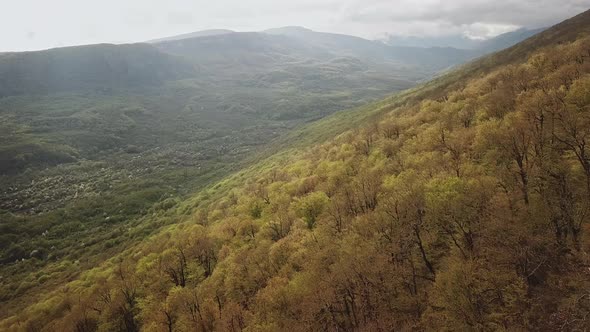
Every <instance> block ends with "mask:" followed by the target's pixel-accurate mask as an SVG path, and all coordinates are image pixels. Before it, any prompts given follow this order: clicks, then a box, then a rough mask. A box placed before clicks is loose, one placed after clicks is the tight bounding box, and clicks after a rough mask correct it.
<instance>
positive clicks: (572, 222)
mask: <svg viewBox="0 0 590 332" xmlns="http://www.w3.org/2000/svg"><path fill="white" fill-rule="evenodd" d="M586 18H587V16H586ZM582 21H583V19H582ZM586 22H587V21H586ZM549 33H551V31H550V32H549ZM451 77H452V76H451ZM464 78H465V81H462V82H455V83H454V84H452V85H450V86H452V88H446V89H439V90H436V91H434V92H431V93H430V97H428V98H420V100H419V101H416V100H415V99H412V98H409V99H404V100H403V101H402V102H398V103H397V104H395V106H393V104H387V103H385V104H384V106H381V110H380V113H378V114H380V115H379V116H376V117H373V118H372V119H371V120H368V121H366V122H365V125H363V126H361V127H359V128H356V129H353V130H348V131H346V132H344V133H342V134H340V135H338V136H337V137H335V138H333V139H331V140H328V141H326V142H324V143H322V144H316V145H312V146H309V147H305V148H297V149H293V150H288V151H286V152H283V153H279V154H277V155H275V156H274V157H272V158H270V159H267V160H265V161H263V162H261V163H259V164H257V165H255V166H253V167H251V168H250V169H247V170H244V171H242V172H239V173H237V174H235V175H234V176H232V177H229V178H227V179H226V180H224V181H222V182H220V183H218V184H217V185H216V186H213V187H210V188H209V189H207V190H203V191H202V192H201V193H199V194H197V195H195V196H194V197H192V198H190V199H188V200H187V201H185V202H182V203H179V204H178V205H175V206H174V207H171V208H163V209H158V210H153V214H152V215H151V216H150V218H151V220H168V219H173V220H175V223H174V224H173V225H170V226H167V227H164V228H163V230H162V231H160V232H159V233H158V234H156V235H154V236H152V237H151V238H149V239H146V240H144V241H142V242H138V243H136V244H134V245H133V246H131V247H130V248H129V249H128V250H126V251H124V252H123V253H121V254H119V255H117V256H115V257H114V258H112V259H110V260H108V261H106V262H105V263H103V264H101V265H99V266H98V267H96V268H93V269H90V270H88V271H86V272H83V273H82V274H81V275H80V276H79V277H77V278H76V280H72V281H71V282H68V283H64V284H63V285H56V286H55V290H54V291H51V292H48V293H45V294H42V296H41V298H40V299H39V300H38V301H37V303H36V304H33V305H31V306H29V307H28V308H27V309H26V310H23V311H22V312H20V313H18V314H16V315H14V316H12V317H9V318H7V319H5V320H4V321H2V322H1V323H0V329H2V330H14V331H20V330H24V331H80V332H82V331H84V332H86V331H139V330H142V331H214V330H217V331H280V330H291V331H357V330H358V331H391V330H437V331H441V330H442V331H445V330H448V331H451V330H453V331H457V330H460V331H469V330H473V331H481V330H483V331H491V330H566V331H569V330H585V329H587V328H588V326H590V318H589V317H588V316H589V313H590V294H589V293H588V291H589V289H590V264H589V263H590V262H589V261H588V254H587V252H588V250H590V247H589V246H590V242H589V237H588V232H589V231H590V230H589V229H588V219H589V218H590V37H588V36H580V37H579V38H577V40H575V41H573V42H567V43H559V44H552V45H548V46H546V47H542V48H539V49H537V50H536V51H535V52H534V53H532V54H530V56H528V57H527V58H526V59H521V60H520V61H517V62H512V63H507V64H504V65H502V66H496V67H494V68H493V70H489V71H487V72H485V73H476V74H473V75H470V76H468V77H464ZM178 220H180V222H176V221H178ZM137 227H139V226H137ZM129 232H133V229H132V228H130V229H129Z"/></svg>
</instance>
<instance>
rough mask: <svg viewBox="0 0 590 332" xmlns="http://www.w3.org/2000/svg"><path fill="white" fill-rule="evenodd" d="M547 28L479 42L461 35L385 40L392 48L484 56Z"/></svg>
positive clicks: (398, 37) (523, 30)
mask: <svg viewBox="0 0 590 332" xmlns="http://www.w3.org/2000/svg"><path fill="white" fill-rule="evenodd" d="M545 29H546V28H539V29H527V28H521V29H518V30H515V31H510V32H506V33H503V34H500V35H498V36H496V37H493V38H490V39H486V40H477V39H470V38H468V37H465V36H461V35H451V36H441V37H414V36H408V37H402V36H389V37H388V38H386V39H385V43H386V44H388V45H391V46H406V47H422V48H429V47H451V48H457V49H464V50H473V51H476V52H477V53H479V54H480V55H483V54H485V53H489V52H494V51H497V50H501V49H504V48H507V47H510V46H512V45H515V44H517V43H519V42H521V41H523V40H525V39H527V38H529V37H531V36H534V35H536V34H538V33H540V32H541V31H543V30H545Z"/></svg>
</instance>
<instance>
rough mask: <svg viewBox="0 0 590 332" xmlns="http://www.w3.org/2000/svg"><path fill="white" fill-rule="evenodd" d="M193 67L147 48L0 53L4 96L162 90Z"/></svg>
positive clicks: (0, 87) (100, 47)
mask: <svg viewBox="0 0 590 332" xmlns="http://www.w3.org/2000/svg"><path fill="white" fill-rule="evenodd" d="M195 73H196V72H195V70H194V68H193V66H192V65H190V64H188V63H186V62H183V61H181V60H180V59H178V58H176V57H174V56H171V55H169V54H165V53H162V52H160V51H158V50H157V49H156V48H154V47H152V46H150V45H147V44H131V45H109V44H102V45H90V46H76V47H65V48H56V49H51V50H47V51H38V52H24V53H3V54H0V97H5V96H12V95H20V94H45V93H52V92H63V91H83V90H101V91H104V90H113V89H120V88H134V87H143V86H154V85H160V84H162V83H163V82H165V81H168V80H176V79H180V78H186V77H191V76H194V75H195Z"/></svg>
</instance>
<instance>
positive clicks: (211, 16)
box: [0, 0, 590, 51]
mask: <svg viewBox="0 0 590 332" xmlns="http://www.w3.org/2000/svg"><path fill="white" fill-rule="evenodd" d="M0 3H1V4H2V11H1V12H0V51H26V50H40V49H47V48H52V47H61V46H71V45H83V44H95V43H130V42H141V41H146V40H150V39H156V38H160V37H167V36H172V35H177V34H182V33H188V32H193V31H199V30H205V29H222V28H223V29H231V30H235V31H260V30H264V29H268V28H276V27H281V26H290V25H297V26H304V27H306V28H309V29H312V30H317V31H325V32H335V33H344V34H350V35H355V36H360V37H364V38H368V39H377V38H382V37H384V36H386V35H394V36H418V37H420V36H424V37H435V36H447V35H462V36H467V37H469V38H472V39H486V38H490V37H493V36H495V35H498V34H501V33H504V32H508V31H512V30H515V29H518V28H520V27H528V28H538V27H545V26H550V25H552V24H555V23H558V22H560V21H562V20H564V19H566V18H568V17H571V16H574V15H576V14H578V13H580V12H583V11H585V10H587V9H590V0H445V1H443V0H290V1H280V0H250V1H247V0H215V1H211V0H207V1H203V0H193V1H190V0H165V1H161V0H100V1H98V0H0Z"/></svg>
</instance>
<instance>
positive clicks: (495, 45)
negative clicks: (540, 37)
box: [475, 28, 547, 52]
mask: <svg viewBox="0 0 590 332" xmlns="http://www.w3.org/2000/svg"><path fill="white" fill-rule="evenodd" d="M545 29H547V28H539V29H524V28H523V29H518V30H515V31H511V32H507V33H503V34H501V35H498V36H496V37H494V38H491V39H487V40H484V41H480V42H479V43H478V44H477V45H476V47H475V48H476V49H477V50H480V51H482V52H490V51H492V52H493V51H496V50H502V49H505V48H508V47H510V46H512V45H515V44H518V43H519V42H521V41H523V40H525V39H528V38H530V37H532V36H534V35H536V34H538V33H540V32H542V31H543V30H545Z"/></svg>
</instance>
